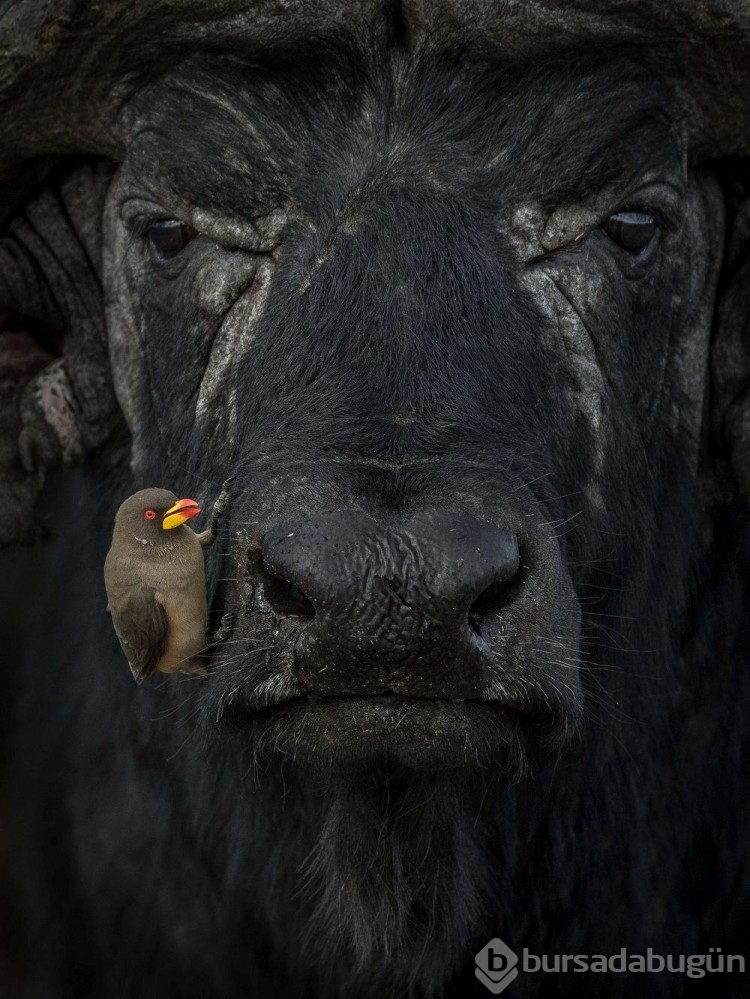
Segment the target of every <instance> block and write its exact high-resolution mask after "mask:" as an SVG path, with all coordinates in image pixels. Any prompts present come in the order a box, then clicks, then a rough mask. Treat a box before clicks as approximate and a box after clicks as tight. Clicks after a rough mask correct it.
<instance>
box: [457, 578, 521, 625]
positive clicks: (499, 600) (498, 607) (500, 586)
mask: <svg viewBox="0 0 750 999" xmlns="http://www.w3.org/2000/svg"><path fill="white" fill-rule="evenodd" d="M521 583H522V579H521V570H520V568H519V571H518V572H516V574H515V575H514V576H513V577H512V578H511V579H501V580H496V581H495V582H493V583H491V584H490V585H489V586H488V587H487V589H486V590H483V591H482V593H480V594H479V596H478V597H477V599H476V600H475V601H474V603H473V604H472V605H471V607H470V608H469V625H470V627H471V628H472V630H473V631H475V632H476V633H477V634H480V635H481V625H482V621H483V620H484V619H485V618H487V617H488V616H489V615H491V614H497V613H498V612H499V611H502V610H504V609H505V608H506V607H508V606H510V604H512V603H513V601H514V600H515V599H516V597H517V595H518V590H519V588H520V586H521Z"/></svg>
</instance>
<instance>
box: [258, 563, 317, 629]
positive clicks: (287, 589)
mask: <svg viewBox="0 0 750 999" xmlns="http://www.w3.org/2000/svg"><path fill="white" fill-rule="evenodd" d="M263 592H264V595H265V598H266V600H267V601H268V603H269V604H270V605H271V607H272V608H273V610H274V611H276V613H277V614H280V615H283V616H285V617H288V616H291V617H304V618H313V617H315V607H314V606H313V603H312V601H311V600H310V599H309V597H308V596H307V594H306V593H305V592H304V590H302V589H301V588H300V587H299V586H297V584H296V583H290V582H289V580H287V579H282V578H281V577H280V576H272V575H271V574H270V573H268V572H267V573H265V580H264V584H263Z"/></svg>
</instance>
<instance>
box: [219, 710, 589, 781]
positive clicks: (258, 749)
mask: <svg viewBox="0 0 750 999" xmlns="http://www.w3.org/2000/svg"><path fill="white" fill-rule="evenodd" d="M222 721H223V724H224V726H228V727H229V728H230V729H232V730H234V734H235V735H236V736H237V735H241V734H244V735H245V737H246V736H251V737H252V739H253V742H254V751H255V756H256V759H257V760H259V761H260V760H261V759H262V758H265V757H270V756H276V757H277V758H279V757H280V758H281V759H283V760H285V761H287V762H291V763H293V764H296V765H299V766H302V767H307V768H310V769H313V770H318V771H324V772H327V773H352V772H357V771H361V770H366V769H370V768H372V767H373V766H389V767H403V768H407V769H410V770H419V771H446V770H456V769H466V768H468V769H476V768H479V769H486V770H490V771H491V772H492V775H493V776H497V775H499V774H503V775H505V776H506V778H507V779H508V780H510V781H517V780H520V779H522V778H523V777H524V776H527V775H528V774H529V773H530V772H532V771H533V770H535V769H536V765H537V764H538V763H540V762H542V761H543V760H544V759H545V758H547V757H549V756H550V755H552V754H559V752H560V750H561V749H562V748H564V746H565V744H567V743H568V742H569V738H568V735H567V733H570V732H571V731H573V730H574V729H575V726H571V725H570V724H565V723H564V721H563V720H562V719H557V718H551V717H550V718H546V719H544V718H540V717H537V716H531V715H525V714H522V713H521V712H519V711H516V710H513V709H510V708H507V707H505V706H503V705H501V704H499V703H497V702H489V701H479V700H464V701H458V700H456V701H450V700H440V699H429V698H421V697H403V696H399V695H394V694H389V695H380V696H371V697H352V696H347V697H325V698H323V697H319V698H318V697H296V698H293V699H291V700H289V701H285V702H283V703H281V704H278V705H275V706H273V707H269V708H265V709H263V710H262V711H260V712H253V713H248V712H246V711H244V710H243V707H242V705H241V703H237V702H235V703H234V705H233V706H232V708H231V709H229V710H227V711H226V712H224V714H223V719H222Z"/></svg>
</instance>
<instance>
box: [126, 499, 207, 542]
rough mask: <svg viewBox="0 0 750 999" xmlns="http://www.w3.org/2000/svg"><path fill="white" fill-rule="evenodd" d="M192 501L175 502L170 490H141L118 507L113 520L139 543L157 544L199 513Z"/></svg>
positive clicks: (178, 500) (197, 507)
mask: <svg viewBox="0 0 750 999" xmlns="http://www.w3.org/2000/svg"><path fill="white" fill-rule="evenodd" d="M200 512H201V511H200V507H199V506H198V504H197V503H196V502H195V500H193V499H177V497H176V496H175V494H174V493H173V492H170V490H169V489H141V490H140V491H139V492H137V493H133V495H132V496H129V497H128V498H127V499H126V500H125V502H124V503H122V504H121V506H120V508H119V510H118V511H117V516H116V518H115V526H116V528H120V529H123V530H125V531H127V532H129V533H130V532H132V533H133V535H134V536H135V537H136V538H138V539H139V540H144V539H145V541H146V542H149V541H151V542H153V543H158V542H159V541H161V540H163V539H164V538H165V537H167V536H169V535H165V534H164V532H165V531H170V532H171V531H174V530H175V529H176V528H179V527H182V525H183V524H184V523H186V521H188V520H190V519H191V517H195V516H197V515H198V514H199V513H200Z"/></svg>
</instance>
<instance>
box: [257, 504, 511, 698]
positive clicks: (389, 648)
mask: <svg viewBox="0 0 750 999" xmlns="http://www.w3.org/2000/svg"><path fill="white" fill-rule="evenodd" d="M263 565H264V569H265V580H264V590H265V596H266V599H267V600H268V602H269V603H270V604H271V605H272V606H273V607H274V609H275V610H276V612H277V613H279V614H284V615H296V616H298V617H299V618H301V619H304V618H307V619H308V620H307V623H306V625H305V626H304V627H303V628H302V629H301V630H300V632H299V637H298V639H297V642H296V646H295V661H296V666H297V671H298V677H297V678H298V681H299V683H300V685H301V687H302V688H303V690H305V692H307V693H311V694H318V695H327V696H343V695H357V696H366V695H379V694H389V693H392V694H401V695H406V696H412V697H431V698H449V699H460V698H478V697H480V696H481V693H482V689H483V681H484V679H485V677H486V665H487V659H488V656H489V650H488V646H487V643H486V641H485V640H484V638H483V637H482V625H483V621H484V619H485V618H486V617H487V616H488V615H493V614H496V613H497V612H498V611H500V610H501V609H502V607H503V606H504V605H505V604H507V603H512V601H513V599H514V592H515V591H516V589H517V587H518V580H519V575H520V573H521V555H520V548H519V540H518V535H517V532H516V531H515V530H514V529H513V528H511V527H500V526H493V525H491V524H486V523H482V522H480V521H478V520H475V519H473V518H471V517H468V516H461V517H458V516H456V515H455V514H450V513H445V514H430V515H427V514H424V515H422V516H415V517H412V518H409V519H406V520H403V521H401V522H400V523H399V522H396V523H395V524H394V523H393V522H392V521H390V522H389V523H388V524H387V525H386V524H383V523H380V522H379V521H378V520H377V519H376V518H374V517H372V516H370V515H368V514H366V513H363V512H360V511H358V510H339V511H336V512H330V513H324V514H321V515H319V516H314V517H311V518H309V519H305V520H304V521H301V522H292V523H287V524H284V525H281V526H279V527H277V528H275V529H273V530H271V531H269V532H268V533H267V534H266V536H265V539H264V543H263Z"/></svg>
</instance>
